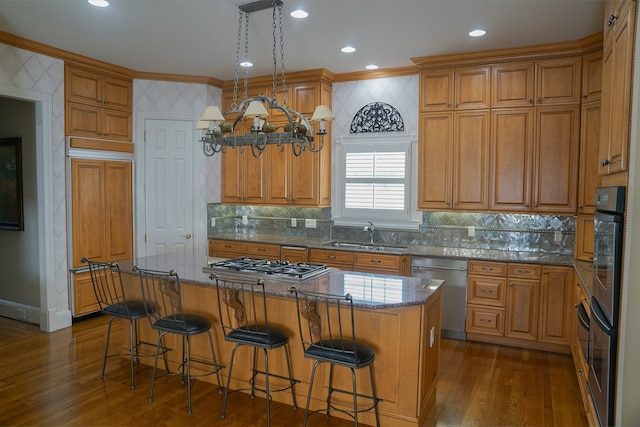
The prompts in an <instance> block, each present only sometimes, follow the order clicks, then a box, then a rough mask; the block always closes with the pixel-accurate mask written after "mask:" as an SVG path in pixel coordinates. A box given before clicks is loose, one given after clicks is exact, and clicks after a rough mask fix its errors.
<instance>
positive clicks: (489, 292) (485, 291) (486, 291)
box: [480, 289, 493, 294]
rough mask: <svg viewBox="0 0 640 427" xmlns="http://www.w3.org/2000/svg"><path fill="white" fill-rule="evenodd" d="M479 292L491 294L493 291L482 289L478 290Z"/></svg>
mask: <svg viewBox="0 0 640 427" xmlns="http://www.w3.org/2000/svg"><path fill="white" fill-rule="evenodd" d="M480 292H484V293H485V294H492V293H493V289H482V290H480Z"/></svg>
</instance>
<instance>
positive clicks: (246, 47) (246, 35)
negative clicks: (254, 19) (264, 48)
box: [242, 12, 249, 99]
mask: <svg viewBox="0 0 640 427" xmlns="http://www.w3.org/2000/svg"><path fill="white" fill-rule="evenodd" d="M244 57H245V60H246V61H248V60H249V13H248V12H244ZM248 86H249V67H245V68H244V92H243V96H242V99H247V87H248Z"/></svg>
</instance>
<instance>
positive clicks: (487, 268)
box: [481, 267, 493, 271]
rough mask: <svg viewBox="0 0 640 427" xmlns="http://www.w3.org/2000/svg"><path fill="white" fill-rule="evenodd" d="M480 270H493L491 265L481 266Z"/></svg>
mask: <svg viewBox="0 0 640 427" xmlns="http://www.w3.org/2000/svg"><path fill="white" fill-rule="evenodd" d="M481 270H482V271H493V267H482V268H481Z"/></svg>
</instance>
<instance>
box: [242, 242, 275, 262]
mask: <svg viewBox="0 0 640 427" xmlns="http://www.w3.org/2000/svg"><path fill="white" fill-rule="evenodd" d="M244 245H245V246H244V253H245V255H246V256H248V257H251V258H266V259H270V260H279V259H280V245H274V244H269V243H256V242H251V243H250V242H246V243H245V244H244Z"/></svg>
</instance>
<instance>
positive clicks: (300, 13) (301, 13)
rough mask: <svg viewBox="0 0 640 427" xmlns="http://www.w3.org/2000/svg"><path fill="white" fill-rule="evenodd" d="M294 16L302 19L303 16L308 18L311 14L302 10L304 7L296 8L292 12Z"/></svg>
mask: <svg viewBox="0 0 640 427" xmlns="http://www.w3.org/2000/svg"><path fill="white" fill-rule="evenodd" d="M290 15H291V16H292V17H294V18H298V19H302V18H306V17H307V16H309V14H308V13H307V11H306V10H302V9H296V10H294V11H293V12H291V14H290Z"/></svg>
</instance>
